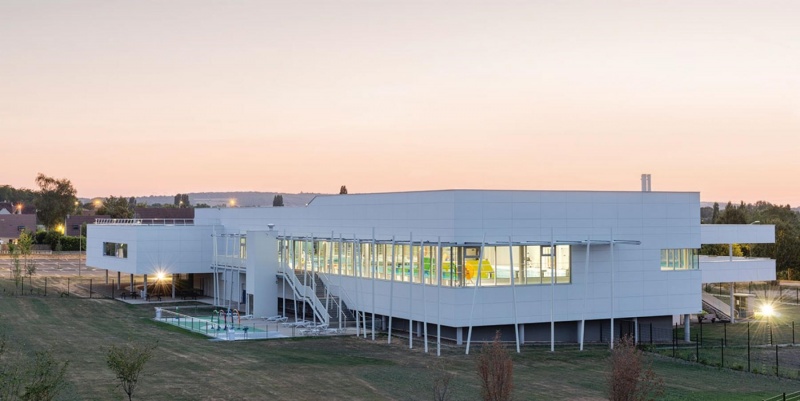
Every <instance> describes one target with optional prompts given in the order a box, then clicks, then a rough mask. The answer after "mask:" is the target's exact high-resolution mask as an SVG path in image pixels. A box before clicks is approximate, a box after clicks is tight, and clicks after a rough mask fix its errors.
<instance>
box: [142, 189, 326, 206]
mask: <svg viewBox="0 0 800 401" xmlns="http://www.w3.org/2000/svg"><path fill="white" fill-rule="evenodd" d="M188 195H189V202H190V203H191V204H192V205H196V204H198V203H205V204H207V205H210V206H227V205H228V202H229V201H230V200H231V199H235V200H236V206H239V207H256V206H272V199H273V198H274V197H275V195H283V205H284V206H287V207H291V206H305V205H306V204H307V203H308V202H310V201H311V199H314V197H315V196H317V195H320V194H312V193H301V194H283V193H278V192H195V193H192V192H190V193H189V194H188ZM174 200H175V196H174V195H170V196H163V195H151V196H137V197H136V202H137V203H141V202H145V203H147V204H148V205H153V204H155V203H161V204H170V205H171V204H173V202H174Z"/></svg>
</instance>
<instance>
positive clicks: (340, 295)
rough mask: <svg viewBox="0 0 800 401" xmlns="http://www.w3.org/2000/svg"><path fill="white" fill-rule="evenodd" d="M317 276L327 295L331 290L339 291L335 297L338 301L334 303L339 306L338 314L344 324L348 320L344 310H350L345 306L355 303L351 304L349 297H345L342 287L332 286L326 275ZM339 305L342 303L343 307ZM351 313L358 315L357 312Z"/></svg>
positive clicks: (319, 273) (320, 273)
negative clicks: (340, 315)
mask: <svg viewBox="0 0 800 401" xmlns="http://www.w3.org/2000/svg"><path fill="white" fill-rule="evenodd" d="M317 274H318V275H319V276H320V279H321V280H322V284H325V288H326V289H327V291H328V292H329V293H330V289H331V288H337V289H338V290H339V291H338V295H336V297H338V298H339V299H338V300H336V301H335V302H337V306H339V308H338V310H339V311H341V312H340V313H341V314H342V318H343V320H344V321H345V322H346V321H347V320H348V319H347V313H345V312H344V310H345V309H348V310H350V308H349V307H348V306H347V305H355V303H353V300H352V299H350V296H348V295H347V291H345V290H344V289H343V288H342V286H340V285H335V284H332V282H331V278H330V277H328V275H327V274H326V273H322V272H317ZM339 303H343V305H340V304H339ZM351 312H352V313H353V314H355V313H358V311H352V310H351ZM337 317H338V316H337Z"/></svg>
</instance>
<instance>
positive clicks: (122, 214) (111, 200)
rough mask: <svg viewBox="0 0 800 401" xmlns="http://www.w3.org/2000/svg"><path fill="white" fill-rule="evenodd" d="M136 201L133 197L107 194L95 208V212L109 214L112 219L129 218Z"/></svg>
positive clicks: (131, 215)
mask: <svg viewBox="0 0 800 401" xmlns="http://www.w3.org/2000/svg"><path fill="white" fill-rule="evenodd" d="M131 200H133V201H134V202H135V201H136V200H135V199H134V198H125V197H123V196H120V197H116V196H109V197H108V198H105V199H104V200H103V203H102V205H101V206H100V207H99V208H97V214H99V215H107V216H111V218H114V219H130V218H132V217H133V208H134V207H135V206H136V204H135V203H131Z"/></svg>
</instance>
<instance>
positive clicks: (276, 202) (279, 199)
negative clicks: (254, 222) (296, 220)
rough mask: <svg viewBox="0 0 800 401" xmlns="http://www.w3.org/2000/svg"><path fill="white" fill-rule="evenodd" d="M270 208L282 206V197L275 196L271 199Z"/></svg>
mask: <svg viewBox="0 0 800 401" xmlns="http://www.w3.org/2000/svg"><path fill="white" fill-rule="evenodd" d="M272 206H273V207H278V206H283V195H275V197H274V198H272Z"/></svg>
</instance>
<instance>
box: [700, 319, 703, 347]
mask: <svg viewBox="0 0 800 401" xmlns="http://www.w3.org/2000/svg"><path fill="white" fill-rule="evenodd" d="M700 342H701V343H702V342H703V321H702V320H701V321H700Z"/></svg>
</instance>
